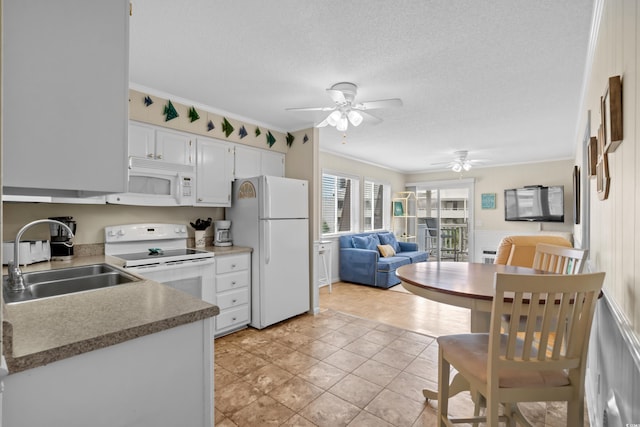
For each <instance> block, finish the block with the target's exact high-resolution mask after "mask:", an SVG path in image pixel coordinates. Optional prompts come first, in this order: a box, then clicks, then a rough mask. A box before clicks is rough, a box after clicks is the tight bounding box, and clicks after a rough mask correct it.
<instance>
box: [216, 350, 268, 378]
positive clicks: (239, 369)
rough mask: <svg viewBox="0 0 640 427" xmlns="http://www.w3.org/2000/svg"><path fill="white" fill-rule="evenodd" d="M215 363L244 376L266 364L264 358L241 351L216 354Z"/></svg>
mask: <svg viewBox="0 0 640 427" xmlns="http://www.w3.org/2000/svg"><path fill="white" fill-rule="evenodd" d="M216 356H217V357H216V363H217V364H218V365H220V366H222V367H223V368H225V369H227V370H228V371H231V372H233V373H234V374H236V375H239V376H244V375H247V374H248V373H249V372H252V371H255V370H256V369H258V368H261V367H263V366H264V365H266V364H268V363H269V362H267V361H266V360H264V359H262V358H260V357H257V356H254V355H253V354H251V353H249V352H247V351H243V352H240V353H235V352H234V353H222V354H220V355H216Z"/></svg>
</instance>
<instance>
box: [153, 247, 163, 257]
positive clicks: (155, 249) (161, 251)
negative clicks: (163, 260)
mask: <svg viewBox="0 0 640 427" xmlns="http://www.w3.org/2000/svg"><path fill="white" fill-rule="evenodd" d="M162 254H164V251H163V250H162V249H160V248H149V255H162Z"/></svg>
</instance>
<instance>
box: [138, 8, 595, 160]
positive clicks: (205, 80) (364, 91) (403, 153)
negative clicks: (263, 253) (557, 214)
mask: <svg viewBox="0 0 640 427" xmlns="http://www.w3.org/2000/svg"><path fill="white" fill-rule="evenodd" d="M592 9H593V0H563V1H557V0H536V1H531V0H483V1H481V0H437V1H436V0H403V1H400V0H396V1H389V0H385V1H380V0H350V1H345V0H278V1H275V0H271V1H269V0H242V1H237V0H189V1H185V2H180V1H175V0H134V1H133V16H132V17H131V27H130V32H131V45H130V79H131V82H132V84H133V85H134V86H137V87H146V88H150V89H155V90H159V91H162V92H164V93H167V94H171V95H175V96H177V97H181V98H184V99H188V100H191V101H193V102H195V103H199V104H204V105H208V106H211V107H213V109H215V110H216V111H222V112H225V113H226V114H228V115H229V116H233V117H236V118H240V119H243V118H244V119H246V120H250V121H251V122H255V123H258V124H261V125H264V126H268V127H271V128H273V129H276V130H280V131H294V130H298V129H303V128H308V127H311V126H312V125H313V124H314V122H315V123H318V122H320V121H321V120H322V119H323V118H324V116H325V115H326V113H324V114H322V113H320V114H317V113H311V112H292V111H286V110H285V108H288V107H311V106H314V107H315V106H332V105H333V103H332V101H331V99H330V98H329V96H328V95H327V93H326V92H325V89H327V88H329V87H330V86H331V85H332V84H334V83H337V82H341V81H350V82H353V83H356V84H357V85H358V86H359V91H358V95H357V98H356V101H368V100H376V99H386V98H396V97H397V98H401V99H402V100H403V102H404V105H403V106H402V107H400V108H396V109H386V110H376V111H375V114H376V115H377V116H378V117H380V118H382V119H383V120H384V121H383V122H382V123H380V124H375V125H374V124H372V123H368V122H367V121H366V120H365V122H364V123H363V124H362V125H361V126H360V127H358V128H354V127H353V126H350V127H349V129H348V130H347V132H346V135H343V133H342V132H338V131H336V130H335V128H330V127H327V128H322V129H321V131H320V149H321V150H326V151H329V152H334V153H338V154H341V155H345V156H348V157H353V158H356V159H360V160H363V161H366V162H371V163H375V164H378V165H383V166H386V167H389V168H392V169H395V170H399V171H402V172H419V171H427V170H435V169H438V168H439V169H442V167H443V166H437V167H436V166H434V165H432V164H433V163H440V162H447V161H450V160H452V159H453V157H454V154H453V153H454V152H455V151H456V150H468V151H469V158H471V159H482V160H484V162H483V163H481V165H484V166H492V165H502V164H513V163H526V162H538V161H546V160H557V159H569V158H573V156H574V149H575V141H576V140H577V139H579V135H580V134H581V130H578V129H577V128H576V126H577V123H578V111H579V105H580V96H581V91H582V85H583V79H584V70H585V66H586V58H587V47H588V40H589V33H590V26H591V15H592Z"/></svg>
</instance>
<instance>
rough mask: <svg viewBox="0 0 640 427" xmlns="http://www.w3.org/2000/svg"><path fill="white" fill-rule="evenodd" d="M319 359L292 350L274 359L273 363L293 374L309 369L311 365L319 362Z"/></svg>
mask: <svg viewBox="0 0 640 427" xmlns="http://www.w3.org/2000/svg"><path fill="white" fill-rule="evenodd" d="M318 362H319V360H318V359H316V358H313V357H311V356H308V355H306V354H304V353H300V352H299V351H290V352H289V353H288V354H286V355H284V356H282V357H281V358H279V359H274V360H273V363H275V364H276V365H278V366H280V367H281V368H284V369H286V370H287V371H289V372H291V373H292V374H298V373H300V372H304V371H306V370H308V369H309V368H310V367H311V366H313V365H315V364H316V363H318Z"/></svg>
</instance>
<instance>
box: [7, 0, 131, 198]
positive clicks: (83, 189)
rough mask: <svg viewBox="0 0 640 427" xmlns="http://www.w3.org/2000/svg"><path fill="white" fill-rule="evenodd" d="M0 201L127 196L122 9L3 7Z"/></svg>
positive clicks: (107, 4) (106, 4)
mask: <svg viewBox="0 0 640 427" xmlns="http://www.w3.org/2000/svg"><path fill="white" fill-rule="evenodd" d="M1 26H2V38H3V40H2V79H3V81H2V89H1V91H0V92H1V93H2V102H3V106H4V107H6V108H3V109H2V126H3V149H4V153H3V156H2V160H3V186H4V189H3V190H4V191H5V194H23V195H26V194H36V195H37V194H46V195H49V196H52V195H56V196H83V195H85V196H86V195H91V194H92V193H93V194H99V193H102V194H104V193H118V192H125V191H126V190H127V161H126V160H127V120H128V85H129V77H128V75H129V69H128V58H129V52H128V49H129V39H128V35H129V0H119V1H84V0H68V1H65V2H64V4H63V5H62V4H61V2H55V1H50V0H32V1H28V2H26V1H22V0H4V1H3V4H2V23H1Z"/></svg>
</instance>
